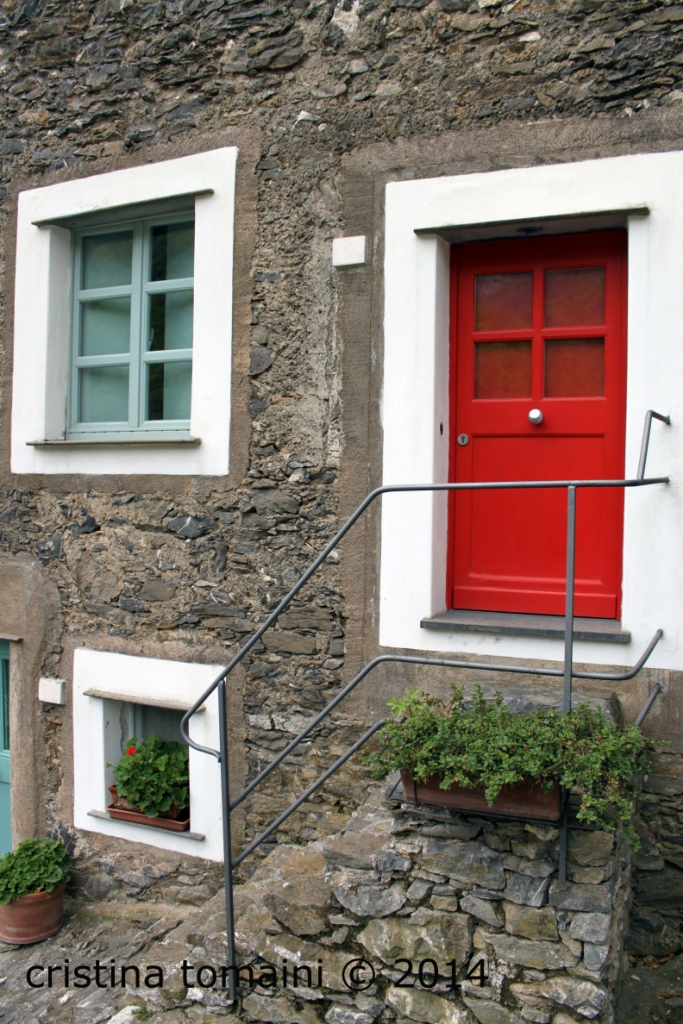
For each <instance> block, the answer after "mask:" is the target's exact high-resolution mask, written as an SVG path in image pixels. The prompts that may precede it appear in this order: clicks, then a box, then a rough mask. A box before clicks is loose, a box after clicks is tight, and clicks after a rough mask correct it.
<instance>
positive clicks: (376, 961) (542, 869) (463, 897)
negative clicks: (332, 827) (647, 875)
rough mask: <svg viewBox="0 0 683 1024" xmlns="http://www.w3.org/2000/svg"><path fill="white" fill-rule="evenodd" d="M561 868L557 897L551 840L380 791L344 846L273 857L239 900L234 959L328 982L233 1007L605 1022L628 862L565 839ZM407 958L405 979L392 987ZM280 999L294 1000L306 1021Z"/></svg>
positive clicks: (530, 829) (485, 1020) (339, 842)
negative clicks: (350, 980)
mask: <svg viewBox="0 0 683 1024" xmlns="http://www.w3.org/2000/svg"><path fill="white" fill-rule="evenodd" d="M568 864H569V867H568V881H567V882H566V883H565V884H560V883H559V881H558V878H557V872H558V829H557V828H554V827H552V826H550V825H547V824H541V823H531V822H526V823H524V822H521V821H520V822H517V821H501V820H499V821H494V820H491V819H488V818H481V817H476V816H471V815H460V814H457V813H455V812H450V811H447V810H443V811H442V810H439V809H435V808H427V807H424V806H423V807H420V808H414V807H412V806H411V805H409V804H400V803H396V802H392V803H388V802H387V801H386V800H383V799H382V794H381V791H380V790H379V789H375V790H374V791H373V792H372V793H371V795H370V798H369V800H368V801H367V802H366V803H365V804H364V805H363V806H362V807H361V808H360V809H359V810H358V811H357V812H356V814H354V815H353V816H352V817H351V819H350V821H349V823H348V825H347V826H346V828H345V829H344V830H343V831H342V832H341V833H340V834H338V835H336V836H333V837H331V838H328V839H326V840H322V841H318V842H315V843H312V844H310V845H309V846H308V847H307V848H306V849H303V850H301V849H295V848H291V847H286V846H283V847H280V848H279V849H278V850H276V851H275V852H274V853H272V854H271V855H270V857H269V858H268V859H267V860H266V861H265V863H264V864H263V866H262V867H260V868H259V869H258V870H257V871H256V872H255V874H254V875H253V876H252V878H251V879H250V881H249V882H248V883H247V884H246V885H244V886H242V887H241V888H238V889H237V890H236V895H235V900H236V908H237V913H238V927H237V939H238V946H239V950H240V953H241V954H242V956H243V958H244V959H253V958H254V957H255V958H256V959H255V960H253V962H254V963H255V964H258V963H261V962H262V960H261V959H259V958H263V960H265V961H268V962H270V963H273V964H276V965H277V966H278V970H280V964H281V962H282V961H283V960H287V961H288V962H289V963H290V964H298V965H302V964H309V965H310V966H311V967H312V969H313V970H317V965H318V963H319V962H321V963H322V965H323V979H324V984H323V991H321V989H319V988H312V989H307V988H306V986H305V985H303V987H300V988H298V989H297V990H296V991H290V992H289V995H288V994H287V993H285V992H282V990H281V989H280V990H279V991H269V990H268V988H264V987H261V986H260V985H259V984H256V985H255V986H254V988H253V990H252V991H251V992H250V991H249V988H248V986H247V987H246V988H245V998H244V1002H243V1008H244V1010H246V1011H247V1013H248V1014H249V1015H250V1016H251V1017H252V1018H253V1019H255V1020H259V1021H273V1020H278V1021H289V1020H293V1019H296V1020H303V1019H305V1020H306V1021H307V1024H308V1022H310V1024H312V1022H313V1021H315V1020H319V1019H320V1017H321V1016H324V1018H325V1021H326V1022H327V1024H372V1021H373V1020H375V1019H376V1018H380V1019H381V1020H383V1021H385V1020H386V1021H393V1020H394V1019H396V1020H398V1021H399V1022H402V1021H406V1022H408V1021H429V1022H432V1024H465V1022H466V1021H469V1022H471V1024H473V1022H474V1020H475V1019H476V1020H478V1021H480V1022H481V1024H521V1021H530V1022H532V1024H549V1022H551V1021H552V1022H553V1024H571V1022H574V1021H576V1020H577V1019H582V1018H583V1019H586V1018H588V1019H594V1020H597V1021H600V1022H603V1021H604V1022H607V1021H610V1020H612V1014H613V1010H614V997H615V992H616V990H617V988H618V984H619V974H620V970H621V967H622V958H623V954H622V950H623V934H624V927H625V919H626V910H627V903H628V899H629V891H630V856H629V850H628V847H627V846H626V845H625V844H624V842H623V841H622V839H621V838H619V837H617V838H616V839H615V837H614V836H613V835H612V834H610V833H606V832H598V831H587V830H580V829H577V828H572V829H571V830H570V840H569V861H568ZM200 945H201V942H200ZM358 957H364V958H365V959H366V960H367V961H368V962H369V963H370V964H371V965H372V967H373V969H374V971H375V972H376V980H375V982H374V984H373V985H372V986H371V987H370V988H368V989H366V990H365V991H362V992H358V993H354V992H353V991H350V990H349V987H347V985H346V984H345V983H344V980H343V977H342V972H343V967H344V964H346V963H348V962H349V961H351V960H353V959H354V958H358ZM405 958H407V959H408V960H409V961H412V971H413V973H412V976H411V975H408V977H407V978H404V979H402V975H404V974H405V972H406V970H407V969H408V967H407V965H406V962H405ZM422 961H424V965H423V971H422V976H423V979H424V984H420V981H419V977H418V974H419V964H420V963H421V962H422ZM480 961H483V964H484V967H483V969H482V968H479V966H478V965H479V963H480ZM434 963H436V964H437V965H438V968H439V975H440V977H439V980H437V981H436V983H435V984H433V981H434ZM453 972H455V974H453ZM467 975H470V979H469V980H468V979H467ZM262 976H263V977H265V974H263V975H262ZM245 977H246V975H245ZM256 977H257V978H258V977H259V970H258V967H257V968H256ZM314 977H315V975H314ZM366 977H369V975H366ZM453 978H455V980H456V981H457V985H456V986H455V988H454V987H453V984H452V982H453ZM411 986H412V987H411ZM291 999H293V1000H299V1001H302V1000H303V1001H304V1005H305V1007H306V1008H305V1011H304V1013H303V1016H300V1015H298V1014H297V1013H295V1011H294V1006H295V1003H292V1002H291V1001H290V1000H291ZM576 1015H578V1017H577V1016H576Z"/></svg>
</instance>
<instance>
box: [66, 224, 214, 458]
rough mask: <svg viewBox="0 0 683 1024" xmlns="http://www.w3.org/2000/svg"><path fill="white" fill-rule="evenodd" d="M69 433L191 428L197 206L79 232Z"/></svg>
mask: <svg viewBox="0 0 683 1024" xmlns="http://www.w3.org/2000/svg"><path fill="white" fill-rule="evenodd" d="M73 251H74V256H73V270H72V280H73V298H72V304H71V352H70V356H71V358H70V369H69V383H68V423H69V426H68V431H67V437H70V438H76V437H80V438H83V439H86V438H106V437H114V438H119V439H125V438H140V439H143V438H145V437H147V438H149V439H160V438H164V437H166V438H171V437H173V438H186V437H189V436H190V407H191V383H192V334H193V304H194V211H193V210H190V211H186V212H185V213H179V214H176V216H175V217H173V218H169V217H163V218H158V219H153V220H146V221H145V220H143V221H137V222H136V221H133V222H129V223H125V222H124V223H119V224H112V225H110V226H108V227H106V228H105V227H100V228H91V229H89V230H85V231H79V232H75V233H74V240H73Z"/></svg>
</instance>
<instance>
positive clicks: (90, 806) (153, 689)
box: [72, 647, 223, 861]
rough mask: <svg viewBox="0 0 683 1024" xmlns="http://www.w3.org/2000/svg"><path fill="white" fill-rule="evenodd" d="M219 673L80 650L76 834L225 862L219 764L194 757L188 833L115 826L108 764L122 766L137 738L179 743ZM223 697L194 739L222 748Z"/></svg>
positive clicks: (206, 712)
mask: <svg viewBox="0 0 683 1024" xmlns="http://www.w3.org/2000/svg"><path fill="white" fill-rule="evenodd" d="M220 670H221V666H220V665H201V664H198V663H196V662H185V661H167V660H165V659H160V658H147V657H145V658H143V657H139V656H135V655H129V654H115V653H113V652H110V651H94V650H91V649H89V648H88V649H86V648H80V647H79V648H76V650H75V651H74V661H73V698H72V699H73V739H74V742H73V770H74V826H75V827H76V828H80V829H84V830H85V831H87V832H98V833H100V834H102V835H107V836H114V837H116V838H118V839H125V840H127V841H128V842H132V843H145V844H146V845H148V846H155V847H157V848H158V849H162V850H174V851H175V852H176V853H182V854H185V855H188V856H191V857H204V858H206V859H207V860H213V861H221V860H222V859H223V831H222V830H223V826H222V817H221V780H220V771H219V765H218V762H217V761H216V759H215V758H213V757H209V756H207V755H206V754H202V753H200V752H199V751H196V750H192V749H190V751H189V766H190V829H191V831H187V832H173V831H168V830H167V829H162V828H154V827H149V826H146V825H138V824H134V823H132V822H128V821H120V820H117V819H115V818H111V817H110V815H109V813H108V811H107V805H108V804H109V803H110V801H111V794H110V791H109V786H110V785H112V783H113V782H114V776H113V774H112V770H111V768H110V767H108V764H107V763H108V762H110V763H112V764H116V763H117V762H118V761H119V759H120V757H121V750H122V745H123V744H125V743H126V741H127V740H129V739H130V738H131V736H132V734H133V733H132V732H131V730H134V731H135V734H136V735H137V738H138V739H140V738H141V734H142V736H144V735H145V734H147V735H149V734H151V733H154V734H156V735H161V737H162V739H174V738H176V739H178V740H180V734H179V733H178V734H177V736H176V735H174V734H175V730H176V728H177V727H178V724H179V718H180V717H181V716H182V715H183V714H184V713H185V712H186V711H188V710H189V708H190V707H191V706H192V705H193V703H194V702H195V701H196V700H197V699H198V698H199V697H200V696H201V695H202V693H204V691H205V690H206V689H207V687H208V686H209V685H210V683H211V682H212V681H213V680H214V679H215V678H216V676H217V675H218V673H219V672H220ZM218 726H219V716H218V697H217V695H216V693H215V692H214V693H212V694H211V695H210V696H209V697H208V698H207V700H206V702H205V704H204V705H203V710H202V711H201V712H200V713H199V714H197V715H195V716H194V717H193V719H192V721H191V723H190V736H191V737H192V739H194V740H195V741H196V742H197V743H201V744H202V746H206V747H212V748H213V749H217V748H218V742H219V741H218Z"/></svg>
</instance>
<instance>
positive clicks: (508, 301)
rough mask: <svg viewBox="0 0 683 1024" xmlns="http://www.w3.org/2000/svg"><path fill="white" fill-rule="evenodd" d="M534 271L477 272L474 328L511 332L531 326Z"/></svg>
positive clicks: (477, 329)
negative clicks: (512, 272)
mask: <svg viewBox="0 0 683 1024" xmlns="http://www.w3.org/2000/svg"><path fill="white" fill-rule="evenodd" d="M532 284H533V276H532V274H530V273H529V274H527V273H524V274H477V276H476V277H475V289H474V329H475V331H512V330H515V329H520V328H526V327H531V299H532Z"/></svg>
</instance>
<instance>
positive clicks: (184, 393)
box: [147, 360, 192, 420]
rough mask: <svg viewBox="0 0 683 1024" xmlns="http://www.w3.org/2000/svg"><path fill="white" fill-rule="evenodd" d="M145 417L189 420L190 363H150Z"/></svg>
mask: <svg viewBox="0 0 683 1024" xmlns="http://www.w3.org/2000/svg"><path fill="white" fill-rule="evenodd" d="M147 380H148V394H147V419H150V420H189V418H190V385H191V383H192V363H191V362H190V361H189V360H187V361H185V360H183V361H182V362H177V363H150V364H149V368H148V378H147Z"/></svg>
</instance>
